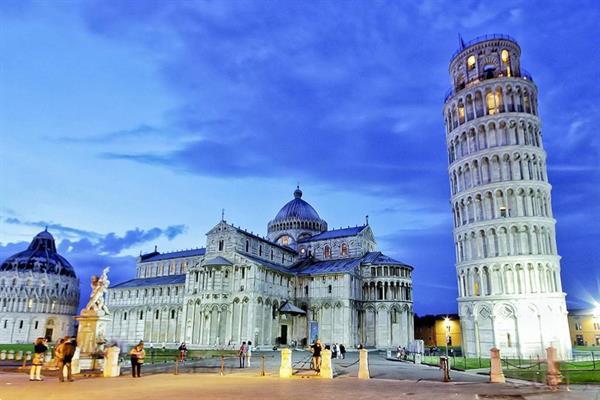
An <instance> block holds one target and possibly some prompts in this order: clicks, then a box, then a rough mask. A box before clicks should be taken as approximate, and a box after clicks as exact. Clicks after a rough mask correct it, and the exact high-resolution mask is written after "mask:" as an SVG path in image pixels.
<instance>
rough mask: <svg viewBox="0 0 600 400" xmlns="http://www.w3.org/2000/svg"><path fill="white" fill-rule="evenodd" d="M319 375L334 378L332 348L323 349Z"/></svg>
mask: <svg viewBox="0 0 600 400" xmlns="http://www.w3.org/2000/svg"><path fill="white" fill-rule="evenodd" d="M319 376H320V377H321V378H325V379H333V368H332V367H331V350H323V351H321V370H320V372H319Z"/></svg>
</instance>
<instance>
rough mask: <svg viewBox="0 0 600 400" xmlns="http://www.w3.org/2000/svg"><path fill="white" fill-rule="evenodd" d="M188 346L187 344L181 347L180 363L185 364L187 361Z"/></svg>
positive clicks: (182, 344)
mask: <svg viewBox="0 0 600 400" xmlns="http://www.w3.org/2000/svg"><path fill="white" fill-rule="evenodd" d="M187 351H188V350H187V346H186V345H185V342H182V343H181V346H179V361H181V362H184V361H185V355H186V354H187Z"/></svg>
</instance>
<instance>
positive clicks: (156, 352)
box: [145, 348, 238, 363]
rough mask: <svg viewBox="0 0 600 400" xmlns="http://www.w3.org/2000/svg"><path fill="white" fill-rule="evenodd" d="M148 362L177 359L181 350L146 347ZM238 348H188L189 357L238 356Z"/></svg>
mask: <svg viewBox="0 0 600 400" xmlns="http://www.w3.org/2000/svg"><path fill="white" fill-rule="evenodd" d="M145 350H146V362H148V363H152V362H155V363H157V362H158V363H160V362H166V361H175V359H176V358H178V357H179V350H177V349H165V350H162V349H148V348H146V349H145ZM237 354H238V351H237V350H188V353H187V358H188V359H190V358H210V357H219V356H221V355H224V356H225V357H232V356H237Z"/></svg>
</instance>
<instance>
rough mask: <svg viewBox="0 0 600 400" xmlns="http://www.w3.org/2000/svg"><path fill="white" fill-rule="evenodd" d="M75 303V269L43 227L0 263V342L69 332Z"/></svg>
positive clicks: (56, 336)
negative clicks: (19, 250) (29, 240)
mask: <svg viewBox="0 0 600 400" xmlns="http://www.w3.org/2000/svg"><path fill="white" fill-rule="evenodd" d="M78 305H79V280H78V279H77V276H76V275H75V270H74V269H73V267H72V266H71V264H70V263H69V262H68V261H67V260H66V259H65V258H64V257H62V256H61V255H60V254H58V253H57V252H56V244H55V242H54V237H52V235H51V234H50V233H49V232H48V231H47V230H45V231H43V232H40V233H38V234H37V235H36V236H35V237H34V238H33V240H32V241H31V243H30V244H29V246H28V247H27V249H26V250H24V251H21V252H19V253H17V254H14V255H12V256H10V257H8V258H7V259H6V260H5V261H4V262H3V263H2V264H1V265H0V343H31V342H33V341H34V340H35V338H37V337H47V338H48V339H49V340H52V341H54V340H56V339H57V338H59V337H62V336H66V335H72V334H73V333H74V324H73V322H74V321H73V316H74V315H75V314H76V313H77V307H78Z"/></svg>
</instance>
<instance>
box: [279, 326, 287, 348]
mask: <svg viewBox="0 0 600 400" xmlns="http://www.w3.org/2000/svg"><path fill="white" fill-rule="evenodd" d="M287 329H288V326H287V325H281V344H287Z"/></svg>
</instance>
